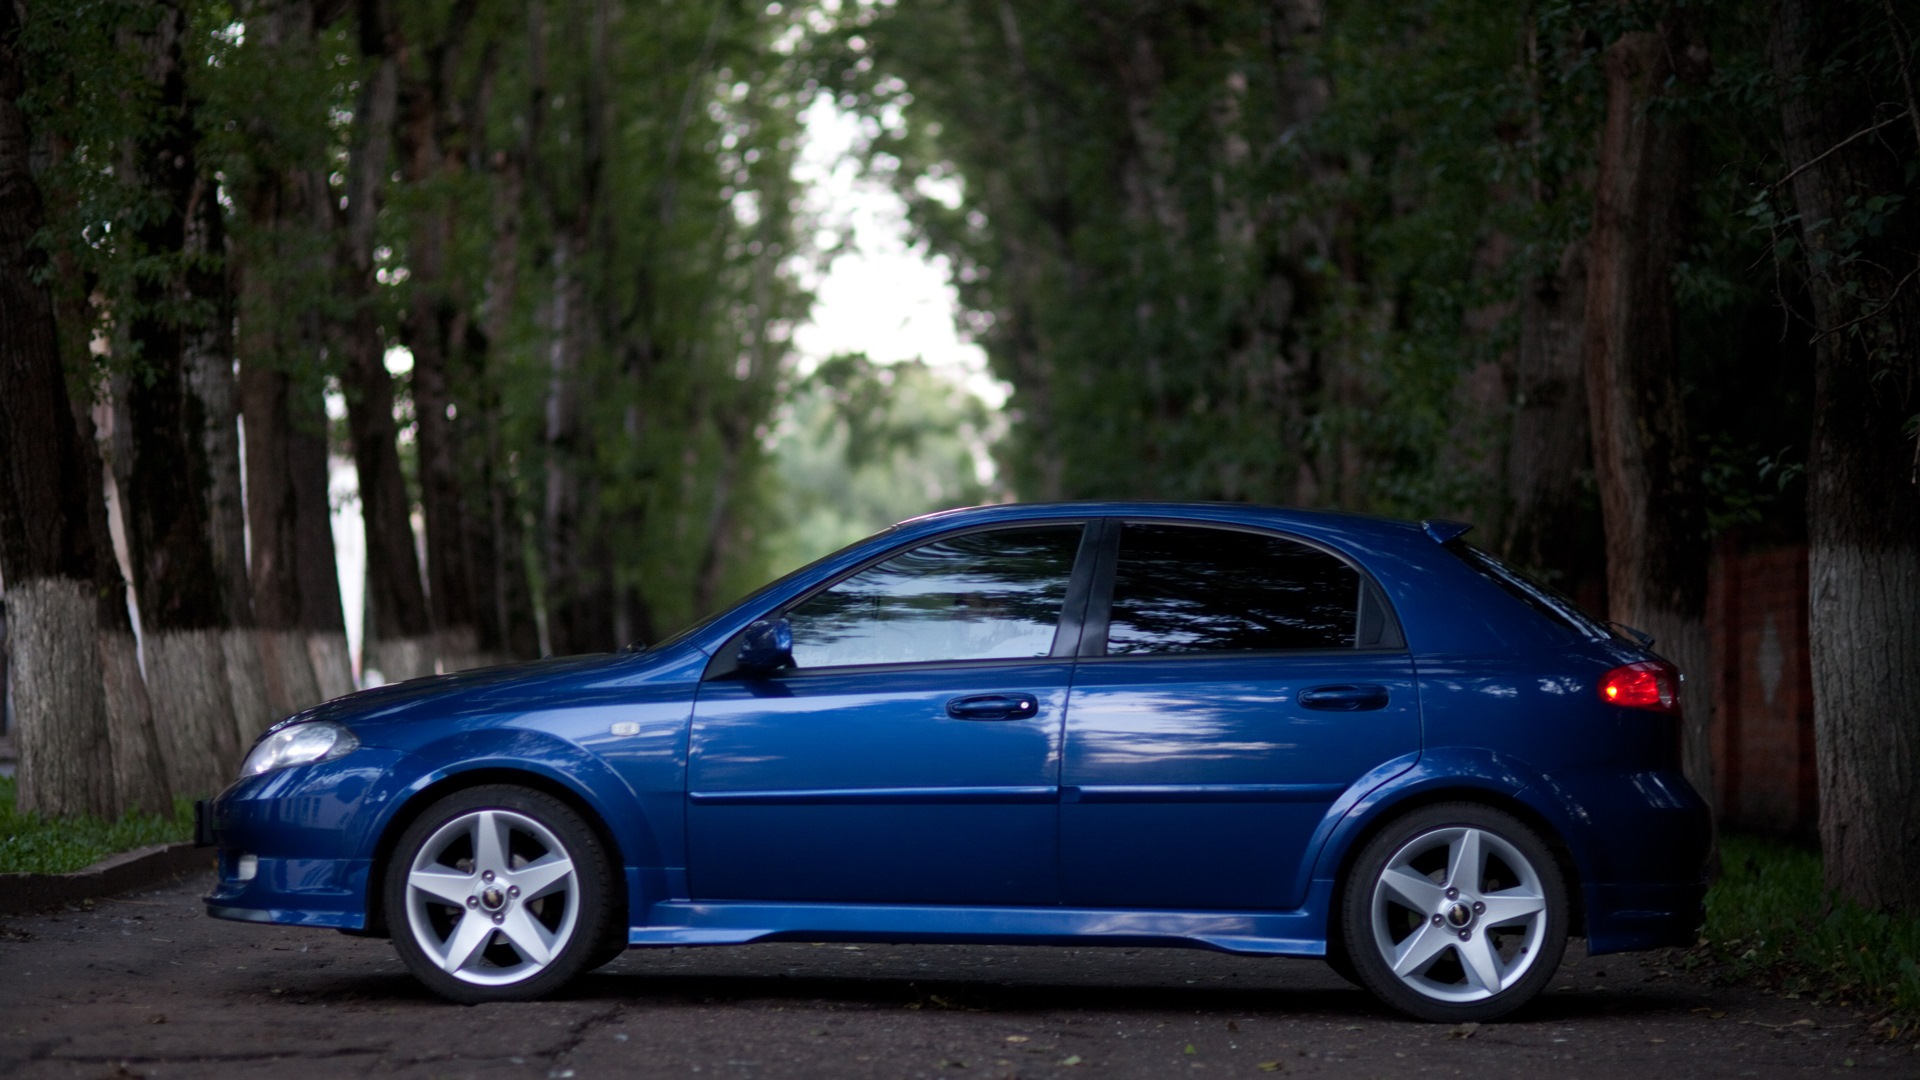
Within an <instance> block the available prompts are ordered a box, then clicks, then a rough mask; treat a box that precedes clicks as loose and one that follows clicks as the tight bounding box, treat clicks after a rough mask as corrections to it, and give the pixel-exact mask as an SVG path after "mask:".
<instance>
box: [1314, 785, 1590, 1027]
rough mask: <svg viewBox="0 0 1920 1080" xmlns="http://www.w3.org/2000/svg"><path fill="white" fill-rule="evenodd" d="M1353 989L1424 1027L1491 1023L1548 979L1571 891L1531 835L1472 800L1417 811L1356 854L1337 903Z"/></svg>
mask: <svg viewBox="0 0 1920 1080" xmlns="http://www.w3.org/2000/svg"><path fill="white" fill-rule="evenodd" d="M1341 915H1342V918H1341V923H1342V933H1343V936H1344V938H1345V944H1346V954H1347V956H1348V957H1349V958H1350V962H1351V963H1352V965H1353V967H1354V970H1355V973H1356V974H1357V975H1358V976H1359V981H1360V982H1361V984H1362V985H1363V986H1365V987H1366V988H1367V989H1369V990H1371V991H1373V993H1374V994H1375V995H1377V996H1378V997H1380V998H1381V999H1382V1000H1383V1001H1385V1002H1386V1003H1387V1004H1389V1005H1392V1006H1393V1007H1395V1008H1397V1009H1399V1010H1401V1011H1402V1012H1405V1013H1408V1014H1410V1015H1412V1016H1415V1017H1418V1018H1420V1019H1422V1020H1434V1021H1443V1022H1454V1023H1457V1022H1461V1021H1468V1020H1491V1019H1494V1018H1495V1017H1498V1016H1502V1015H1505V1014H1506V1013H1509V1012H1511V1011H1513V1010H1514V1009H1517V1008H1519V1007H1520V1006H1521V1005H1524V1004H1526V1003H1527V1001H1528V1000H1530V999H1531V998H1532V997H1533V996H1534V995H1535V994H1538V993H1539V992H1540V990H1541V989H1542V988H1543V987H1545V986H1546V984H1547V981H1548V980H1549V979H1551V978H1553V973H1554V970H1555V969H1556V968H1558V967H1559V966H1560V957H1561V954H1562V953H1563V952H1564V951H1565V950H1566V943H1567V921H1568V915H1567V890H1566V883H1565V880H1564V878H1563V877H1562V875H1561V873H1560V867H1559V865H1558V864H1557V863H1556V862H1555V861H1554V858H1553V854H1552V852H1550V851H1549V850H1548V849H1547V845H1546V843H1545V842H1544V841H1543V840H1541V838H1540V837H1539V835H1538V834H1536V833H1535V832H1534V831H1533V830H1532V829H1531V828H1528V827H1527V826H1526V825H1525V824H1524V823H1522V822H1521V821H1520V820H1519V819H1518V818H1515V817H1514V816H1513V815H1511V814H1508V813H1505V812H1503V811H1500V810H1496V809H1494V808H1492V807H1489V806H1483V805H1480V804H1478V803H1446V804H1442V805H1438V806H1429V807H1425V808H1423V809H1420V810H1416V811H1414V812H1412V813H1410V814H1408V815H1407V816H1405V817H1403V818H1400V819H1399V820H1397V821H1394V822H1392V823H1391V824H1389V825H1388V826H1387V827H1386V828H1385V829H1384V830H1382V831H1381V833H1380V834H1379V835H1377V836H1375V837H1374V838H1373V840H1372V841H1371V842H1369V843H1368V844H1367V846H1366V847H1365V848H1364V849H1363V850H1362V851H1361V853H1360V857H1359V858H1358V859H1357V860H1356V861H1355V863H1354V867H1353V873H1352V876H1351V877H1349V878H1348V881H1347V887H1346V890H1345V894H1344V897H1343V901H1342V912H1341Z"/></svg>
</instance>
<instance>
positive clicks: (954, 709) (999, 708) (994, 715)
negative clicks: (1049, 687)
mask: <svg viewBox="0 0 1920 1080" xmlns="http://www.w3.org/2000/svg"><path fill="white" fill-rule="evenodd" d="M1039 712H1040V702H1039V701H1038V700H1037V699H1035V698H1034V696H1033V695H1032V694H975V695H973V696H972V697H957V698H954V699H953V700H951V701H949V702H947V715H948V716H951V717H953V718H954V719H955V720H1025V719H1027V718H1028V717H1030V716H1035V715H1038V714H1039Z"/></svg>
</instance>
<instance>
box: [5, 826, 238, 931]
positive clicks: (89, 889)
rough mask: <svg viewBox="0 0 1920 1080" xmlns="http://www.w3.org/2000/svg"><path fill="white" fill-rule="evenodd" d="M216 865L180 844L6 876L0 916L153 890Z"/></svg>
mask: <svg viewBox="0 0 1920 1080" xmlns="http://www.w3.org/2000/svg"><path fill="white" fill-rule="evenodd" d="M212 866H213V853H212V852H211V851H208V850H205V849H203V848H196V847H194V846H193V845H192V844H190V843H179V844H155V845H153V846H152V847H143V848H137V849H135V850H133V851H123V852H121V853H120V854H118V855H110V856H108V857H107V858H104V859H102V860H100V861H99V862H97V863H94V864H93V865H92V866H89V867H87V868H86V869H85V870H76V871H74V872H73V873H71V874H0V915H31V914H33V913H34V912H38V911H47V910H49V909H55V908H59V907H62V906H64V905H66V904H74V903H79V902H80V901H82V900H93V899H98V898H100V897H105V896H112V895H113V894H114V893H123V892H131V891H132V890H134V889H144V888H151V887H152V886H155V885H161V884H164V883H166V882H168V881H172V880H173V879H175V878H178V877H180V876H182V875H185V874H191V873H196V872H198V871H202V870H208V869H211V868H212Z"/></svg>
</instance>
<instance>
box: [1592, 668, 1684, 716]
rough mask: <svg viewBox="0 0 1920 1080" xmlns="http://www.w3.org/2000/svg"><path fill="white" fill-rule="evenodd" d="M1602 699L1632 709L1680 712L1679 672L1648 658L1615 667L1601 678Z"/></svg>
mask: <svg viewBox="0 0 1920 1080" xmlns="http://www.w3.org/2000/svg"><path fill="white" fill-rule="evenodd" d="M1600 697H1601V700H1603V701H1606V702H1609V703H1611V704H1614V705H1625V706H1626V707H1627V708H1630V709H1651V710H1653V711H1654V712H1663V713H1674V714H1676V715H1677V714H1678V713H1679V712H1680V671H1679V669H1678V668H1676V667H1674V666H1673V665H1672V664H1665V663H1661V662H1659V661H1656V660H1649V661H1646V662H1644V663H1639V664H1627V665H1626V666H1624V667H1617V668H1614V669H1613V670H1612V671H1609V672H1607V673H1606V674H1605V675H1603V676H1601V678H1600Z"/></svg>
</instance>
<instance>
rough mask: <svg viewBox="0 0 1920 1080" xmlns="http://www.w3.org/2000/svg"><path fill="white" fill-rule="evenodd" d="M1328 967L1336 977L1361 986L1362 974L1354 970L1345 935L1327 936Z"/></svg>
mask: <svg viewBox="0 0 1920 1080" xmlns="http://www.w3.org/2000/svg"><path fill="white" fill-rule="evenodd" d="M1327 966H1328V967H1330V968H1332V969H1333V973H1334V974H1335V975H1338V976H1340V977H1341V978H1343V979H1345V980H1347V981H1348V982H1350V983H1352V984H1353V985H1355V986H1361V985H1362V984H1361V982H1360V973H1359V972H1358V971H1356V970H1354V967H1353V957H1352V956H1351V955H1349V954H1348V952H1347V939H1346V937H1345V935H1343V934H1339V933H1334V934H1329V935H1327Z"/></svg>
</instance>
